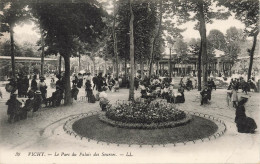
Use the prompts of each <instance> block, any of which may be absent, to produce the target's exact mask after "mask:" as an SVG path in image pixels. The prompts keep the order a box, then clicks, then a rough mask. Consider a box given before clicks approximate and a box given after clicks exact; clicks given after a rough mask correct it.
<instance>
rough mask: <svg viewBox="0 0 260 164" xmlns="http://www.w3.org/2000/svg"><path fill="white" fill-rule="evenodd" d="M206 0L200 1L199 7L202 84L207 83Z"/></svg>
mask: <svg viewBox="0 0 260 164" xmlns="http://www.w3.org/2000/svg"><path fill="white" fill-rule="evenodd" d="M203 5H204V2H203V1H202V0H200V1H199V2H198V9H199V23H200V29H199V32H200V37H201V56H202V60H201V66H202V76H203V81H202V83H203V84H202V85H205V84H207V77H208V76H207V68H208V67H207V35H206V24H205V17H204V6H203Z"/></svg>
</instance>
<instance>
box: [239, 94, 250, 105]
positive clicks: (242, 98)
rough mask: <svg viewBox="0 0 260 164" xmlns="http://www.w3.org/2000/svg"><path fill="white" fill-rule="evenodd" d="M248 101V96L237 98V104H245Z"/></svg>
mask: <svg viewBox="0 0 260 164" xmlns="http://www.w3.org/2000/svg"><path fill="white" fill-rule="evenodd" d="M248 99H249V96H247V95H243V96H241V97H239V99H238V103H239V104H241V105H243V104H245V103H246V102H247V101H248Z"/></svg>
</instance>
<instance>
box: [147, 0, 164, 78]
mask: <svg viewBox="0 0 260 164" xmlns="http://www.w3.org/2000/svg"><path fill="white" fill-rule="evenodd" d="M159 11H160V20H159V25H158V29H157V32H156V35H155V37H154V38H153V39H152V46H151V52H150V62H149V77H151V74H152V67H153V62H154V48H155V43H156V41H157V39H158V38H159V35H160V31H161V25H162V0H160V10H159Z"/></svg>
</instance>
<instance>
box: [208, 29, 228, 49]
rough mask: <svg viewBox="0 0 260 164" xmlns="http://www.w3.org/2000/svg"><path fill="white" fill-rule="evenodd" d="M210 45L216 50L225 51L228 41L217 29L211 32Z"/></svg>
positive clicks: (209, 36)
mask: <svg viewBox="0 0 260 164" xmlns="http://www.w3.org/2000/svg"><path fill="white" fill-rule="evenodd" d="M207 38H208V41H209V44H211V45H212V47H213V48H214V49H218V50H224V49H225V45H226V40H225V36H224V34H223V33H222V32H221V31H219V30H216V29H213V30H210V32H209V35H208V37H207Z"/></svg>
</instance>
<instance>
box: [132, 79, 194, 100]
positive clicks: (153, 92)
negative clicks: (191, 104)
mask: <svg viewBox="0 0 260 164" xmlns="http://www.w3.org/2000/svg"><path fill="white" fill-rule="evenodd" d="M181 83H182V80H181V82H180V84H179V87H178V89H177V90H175V89H174V81H173V80H172V78H164V79H160V78H159V77H158V76H153V77H151V78H148V77H145V78H144V79H143V80H140V78H135V88H138V86H139V88H140V90H141V98H145V99H150V100H153V99H155V98H162V99H166V100H167V102H169V103H184V102H185V96H184V88H185V85H182V84H181ZM191 85H192V84H191Z"/></svg>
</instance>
